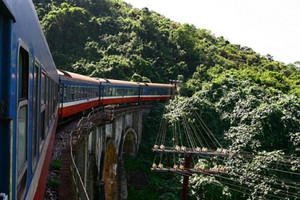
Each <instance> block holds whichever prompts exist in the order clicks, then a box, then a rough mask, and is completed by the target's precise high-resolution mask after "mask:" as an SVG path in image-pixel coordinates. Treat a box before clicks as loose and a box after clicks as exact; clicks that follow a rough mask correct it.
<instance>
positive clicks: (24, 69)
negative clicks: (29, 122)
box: [18, 48, 29, 99]
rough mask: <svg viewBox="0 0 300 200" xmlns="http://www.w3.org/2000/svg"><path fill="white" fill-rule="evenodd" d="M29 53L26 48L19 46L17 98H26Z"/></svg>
mask: <svg viewBox="0 0 300 200" xmlns="http://www.w3.org/2000/svg"><path fill="white" fill-rule="evenodd" d="M28 78H29V55H28V52H27V51H26V50H24V49H23V48H20V53H19V91H18V94H19V99H27V98H28Z"/></svg>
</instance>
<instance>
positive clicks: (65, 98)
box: [64, 85, 67, 102]
mask: <svg viewBox="0 0 300 200" xmlns="http://www.w3.org/2000/svg"><path fill="white" fill-rule="evenodd" d="M66 101H67V86H66V85H65V87H64V102H66Z"/></svg>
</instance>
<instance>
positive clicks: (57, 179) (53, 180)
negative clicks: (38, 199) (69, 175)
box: [47, 176, 61, 188]
mask: <svg viewBox="0 0 300 200" xmlns="http://www.w3.org/2000/svg"><path fill="white" fill-rule="evenodd" d="M47 185H48V187H53V188H58V187H59V186H60V185H61V180H60V177H59V176H56V177H54V178H50V179H48V180H47Z"/></svg>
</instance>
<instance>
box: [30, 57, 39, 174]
mask: <svg viewBox="0 0 300 200" xmlns="http://www.w3.org/2000/svg"><path fill="white" fill-rule="evenodd" d="M39 77H40V76H39V62H38V61H37V59H36V58H35V62H34V66H33V98H32V100H33V101H32V111H33V124H32V155H31V156H32V171H34V169H35V166H36V163H37V162H36V161H37V155H38V116H39V115H38V108H39V91H40V90H39V80H40V78H39Z"/></svg>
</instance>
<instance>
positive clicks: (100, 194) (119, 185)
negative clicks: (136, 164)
mask: <svg viewBox="0 0 300 200" xmlns="http://www.w3.org/2000/svg"><path fill="white" fill-rule="evenodd" d="M132 107H133V108H132ZM132 107H131V109H128V108H127V109H124V108H123V109H121V110H118V109H117V110H115V111H114V117H113V119H112V120H111V121H109V122H108V121H102V123H98V121H97V120H96V121H95V119H93V121H92V122H91V121H89V120H87V121H88V123H86V125H85V126H87V127H88V128H87V130H86V133H83V132H84V131H83V132H82V133H77V134H78V135H79V136H78V139H77V141H76V145H75V148H74V149H73V152H74V155H75V165H76V167H77V168H78V171H79V174H80V177H81V179H82V184H83V186H82V189H80V187H79V185H80V184H81V183H80V180H79V178H75V184H74V185H75V188H76V190H77V191H78V195H75V196H76V198H77V197H80V198H81V199H87V198H84V195H85V193H84V190H86V192H87V195H88V197H89V199H105V200H117V199H118V200H119V199H120V200H126V199H127V196H128V195H127V178H126V170H125V162H124V159H125V158H127V157H135V156H136V155H137V152H138V149H139V145H140V142H141V136H142V128H143V119H144V118H145V117H146V116H147V115H148V113H149V112H150V108H151V107H149V106H147V107H141V106H132ZM98 120H100V119H98ZM74 171H75V170H73V171H72V172H73V174H74ZM73 177H76V175H73ZM78 188H79V189H78ZM84 188H85V189H84Z"/></svg>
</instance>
